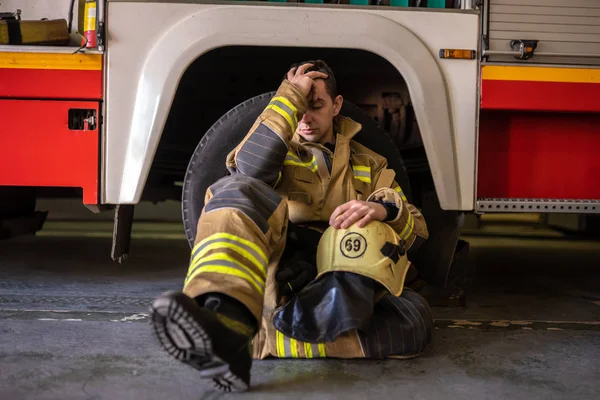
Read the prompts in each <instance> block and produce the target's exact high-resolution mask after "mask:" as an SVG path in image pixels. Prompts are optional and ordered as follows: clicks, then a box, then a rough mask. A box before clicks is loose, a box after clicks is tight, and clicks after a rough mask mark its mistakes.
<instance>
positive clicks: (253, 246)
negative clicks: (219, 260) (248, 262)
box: [192, 233, 269, 264]
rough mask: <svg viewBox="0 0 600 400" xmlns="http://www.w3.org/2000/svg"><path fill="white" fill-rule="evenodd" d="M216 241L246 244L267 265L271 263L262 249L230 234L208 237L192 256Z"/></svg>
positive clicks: (217, 234)
mask: <svg viewBox="0 0 600 400" xmlns="http://www.w3.org/2000/svg"><path fill="white" fill-rule="evenodd" d="M216 239H229V240H233V241H236V242H240V243H241V244H245V245H246V246H248V247H250V248H251V249H252V250H254V251H256V252H257V253H258V254H259V255H260V256H261V257H262V259H263V261H264V262H265V264H268V262H269V259H268V257H267V255H266V254H265V252H264V251H262V249H261V248H260V247H258V246H257V245H256V244H254V243H252V242H251V241H249V240H246V239H242V238H241V237H239V236H236V235H232V234H230V233H215V234H214V235H210V236H209V237H207V238H206V239H204V240H202V241H201V242H199V243H198V244H197V245H195V246H194V249H193V250H192V254H193V253H194V252H195V251H196V250H197V249H199V248H200V247H201V246H202V245H203V244H204V243H206V242H210V241H211V240H216Z"/></svg>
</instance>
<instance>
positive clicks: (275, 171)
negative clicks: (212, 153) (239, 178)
mask: <svg viewBox="0 0 600 400" xmlns="http://www.w3.org/2000/svg"><path fill="white" fill-rule="evenodd" d="M306 107H307V100H306V96H304V95H303V94H302V92H300V90H299V89H298V88H297V87H296V86H294V85H293V84H292V83H290V82H289V81H288V80H284V81H283V83H282V84H281V86H280V87H279V89H278V90H277V93H276V94H275V96H274V97H273V99H272V100H271V102H270V103H269V105H268V106H267V108H265V109H264V111H263V112H262V113H261V114H260V116H259V117H258V118H257V120H256V122H255V123H254V125H252V128H251V129H250V131H249V132H248V134H247V135H246V137H245V138H244V140H242V142H241V143H240V144H239V145H238V146H237V147H236V148H235V149H234V150H232V151H231V152H230V153H229V154H228V155H227V161H226V166H227V169H228V171H229V172H230V173H231V174H244V175H247V176H250V177H252V178H256V179H259V180H261V181H263V182H265V183H266V184H268V185H269V186H272V187H273V186H275V185H276V184H277V182H278V180H279V178H280V177H281V170H282V167H283V161H284V160H285V157H286V155H287V152H288V144H289V142H290V140H291V139H292V136H293V135H294V132H296V127H297V126H298V120H299V119H301V118H302V116H303V115H304V113H305V112H306Z"/></svg>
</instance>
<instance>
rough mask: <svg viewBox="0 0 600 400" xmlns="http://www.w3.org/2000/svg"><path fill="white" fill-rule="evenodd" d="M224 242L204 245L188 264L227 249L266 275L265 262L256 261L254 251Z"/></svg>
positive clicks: (218, 240)
mask: <svg viewBox="0 0 600 400" xmlns="http://www.w3.org/2000/svg"><path fill="white" fill-rule="evenodd" d="M225 240H227V239H217V240H215V241H213V242H210V243H206V244H205V245H204V246H202V247H201V248H200V249H198V250H199V251H198V252H197V253H196V254H194V255H193V256H192V261H191V262H190V264H191V265H193V264H194V263H196V262H197V261H198V260H200V259H201V258H202V257H204V255H205V254H206V253H207V252H209V251H211V250H217V249H229V250H232V251H234V252H236V253H238V254H239V255H241V256H243V257H245V258H247V259H248V260H250V262H252V264H254V265H255V266H256V268H258V270H259V271H260V272H262V273H263V274H266V273H267V263H266V262H265V261H262V262H261V261H260V260H258V258H257V257H256V256H257V254H256V253H255V252H254V251H248V248H247V247H246V248H244V247H242V246H240V244H239V243H235V242H234V243H232V242H229V241H225Z"/></svg>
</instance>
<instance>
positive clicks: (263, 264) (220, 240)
mask: <svg viewBox="0 0 600 400" xmlns="http://www.w3.org/2000/svg"><path fill="white" fill-rule="evenodd" d="M215 243H228V244H234V245H236V246H239V247H241V248H242V249H244V250H245V251H247V252H248V253H250V254H251V255H252V256H253V257H254V260H256V261H257V262H258V263H259V264H260V266H261V267H262V268H260V269H261V270H262V272H265V271H266V268H267V264H266V262H265V260H264V257H263V256H262V255H261V254H259V253H258V252H257V251H256V250H254V249H253V248H252V247H250V246H247V245H245V244H244V243H242V242H240V241H239V240H235V239H229V238H216V239H213V240H209V241H207V242H204V243H203V244H202V245H201V246H200V247H198V248H197V249H194V252H193V253H192V257H191V262H194V261H195V258H196V257H197V255H198V254H200V253H201V252H202V250H204V249H205V248H207V247H208V246H211V245H213V244H215ZM211 247H215V249H216V248H218V247H216V246H211ZM224 248H227V247H224ZM237 253H238V254H240V255H242V256H244V254H242V253H241V252H237ZM246 258H248V257H246ZM254 260H252V259H250V261H254Z"/></svg>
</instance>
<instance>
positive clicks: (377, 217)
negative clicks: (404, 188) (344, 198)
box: [329, 200, 387, 229]
mask: <svg viewBox="0 0 600 400" xmlns="http://www.w3.org/2000/svg"><path fill="white" fill-rule="evenodd" d="M386 217H387V209H386V208H385V206H384V205H383V204H381V203H374V202H371V201H361V200H350V201H349V202H347V203H344V204H342V205H341V206H338V207H337V208H336V209H335V210H334V211H333V213H332V214H331V217H329V225H331V226H332V227H334V228H335V229H340V228H342V229H346V228H349V227H350V226H351V225H352V224H354V223H355V222H356V221H358V224H357V225H358V227H360V228H362V227H364V226H365V225H367V224H368V223H369V222H371V221H384V220H385V219H386Z"/></svg>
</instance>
